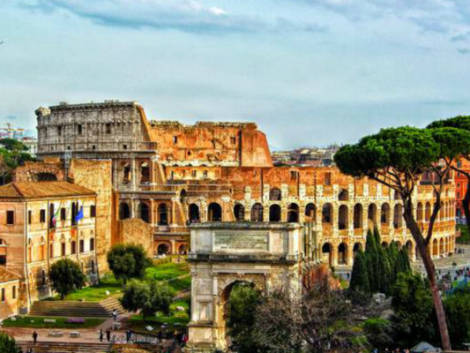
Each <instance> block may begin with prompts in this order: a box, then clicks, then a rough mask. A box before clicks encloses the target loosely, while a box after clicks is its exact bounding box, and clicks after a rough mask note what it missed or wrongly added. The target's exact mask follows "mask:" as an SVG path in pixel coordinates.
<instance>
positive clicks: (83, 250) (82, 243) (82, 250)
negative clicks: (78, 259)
mask: <svg viewBox="0 0 470 353" xmlns="http://www.w3.org/2000/svg"><path fill="white" fill-rule="evenodd" d="M80 252H85V242H84V241H83V239H82V240H80Z"/></svg>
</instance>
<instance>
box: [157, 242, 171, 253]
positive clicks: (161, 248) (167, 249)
mask: <svg viewBox="0 0 470 353" xmlns="http://www.w3.org/2000/svg"><path fill="white" fill-rule="evenodd" d="M169 253H170V246H169V245H168V244H166V243H160V244H158V247H157V254H158V255H167V254H169Z"/></svg>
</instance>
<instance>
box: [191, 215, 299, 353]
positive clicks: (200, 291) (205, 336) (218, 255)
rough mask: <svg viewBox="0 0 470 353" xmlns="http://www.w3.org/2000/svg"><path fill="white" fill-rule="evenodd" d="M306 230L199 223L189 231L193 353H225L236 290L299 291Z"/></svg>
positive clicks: (286, 226)
mask: <svg viewBox="0 0 470 353" xmlns="http://www.w3.org/2000/svg"><path fill="white" fill-rule="evenodd" d="M303 249H304V246H303V232H302V227H301V226H300V225H299V224H295V223H278V224H274V223H251V222H232V223H226V222H224V223H201V224H195V225H192V226H191V252H190V253H189V256H188V260H189V261H190V265H191V277H192V282H191V322H190V324H189V341H188V347H189V350H191V349H193V350H195V351H200V352H201V351H202V352H213V351H214V350H215V349H221V350H223V351H225V349H226V348H227V342H226V332H225V329H226V323H225V315H226V304H227V300H228V298H229V296H230V292H231V289H232V287H233V285H234V284H236V283H239V282H248V283H251V284H253V285H254V287H255V288H257V289H258V290H260V291H263V292H269V291H271V290H274V289H279V288H283V289H284V290H287V291H289V292H290V293H291V295H293V296H298V295H299V294H300V291H301V280H300V273H301V271H300V265H301V262H302V261H303V255H304V253H303Z"/></svg>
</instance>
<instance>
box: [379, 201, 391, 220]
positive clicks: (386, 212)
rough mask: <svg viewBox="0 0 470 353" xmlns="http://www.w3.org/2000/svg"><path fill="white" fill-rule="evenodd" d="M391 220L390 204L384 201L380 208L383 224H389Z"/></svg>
mask: <svg viewBox="0 0 470 353" xmlns="http://www.w3.org/2000/svg"><path fill="white" fill-rule="evenodd" d="M389 222H390V205H389V204H388V203H384V204H383V205H382V207H381V209H380V223H381V224H383V225H388V224H389Z"/></svg>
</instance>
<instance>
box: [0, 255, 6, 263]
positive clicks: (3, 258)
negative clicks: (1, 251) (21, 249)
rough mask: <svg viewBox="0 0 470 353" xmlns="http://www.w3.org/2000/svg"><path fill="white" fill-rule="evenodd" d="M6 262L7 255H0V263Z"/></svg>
mask: <svg viewBox="0 0 470 353" xmlns="http://www.w3.org/2000/svg"><path fill="white" fill-rule="evenodd" d="M6 264H7V256H6V255H0V265H6Z"/></svg>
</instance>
